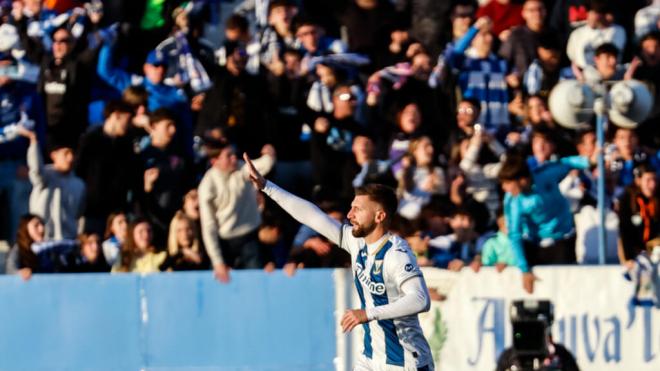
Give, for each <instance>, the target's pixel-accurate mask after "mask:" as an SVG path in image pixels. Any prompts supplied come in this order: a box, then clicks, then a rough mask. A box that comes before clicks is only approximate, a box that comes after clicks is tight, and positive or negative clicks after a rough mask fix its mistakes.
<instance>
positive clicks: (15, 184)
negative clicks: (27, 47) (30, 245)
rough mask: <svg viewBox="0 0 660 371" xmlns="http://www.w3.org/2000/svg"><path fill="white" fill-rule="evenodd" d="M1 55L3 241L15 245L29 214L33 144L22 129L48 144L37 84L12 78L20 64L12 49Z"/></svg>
mask: <svg viewBox="0 0 660 371" xmlns="http://www.w3.org/2000/svg"><path fill="white" fill-rule="evenodd" d="M2 49H4V51H2V52H0V68H1V69H2V70H3V73H2V74H0V102H2V104H1V105H0V204H2V205H6V207H2V208H0V224H1V226H0V240H6V241H12V240H13V239H14V236H15V234H14V233H15V231H16V227H17V225H18V219H19V217H20V216H21V215H22V214H25V213H27V212H28V200H29V195H30V188H29V186H30V184H29V180H28V176H27V175H28V169H27V166H25V158H26V153H27V148H28V145H29V141H28V140H27V139H25V138H22V137H19V136H18V128H19V127H24V128H26V129H28V130H33V131H35V132H36V133H37V136H39V142H40V143H45V137H44V131H45V130H44V120H43V110H42V109H41V101H40V99H39V96H38V95H37V94H36V91H35V86H34V81H32V82H30V81H25V80H24V77H25V76H23V75H21V74H11V73H10V72H11V70H12V69H16V68H18V66H19V63H20V61H19V60H17V59H16V58H15V57H14V56H13V52H12V51H11V50H10V49H5V48H2Z"/></svg>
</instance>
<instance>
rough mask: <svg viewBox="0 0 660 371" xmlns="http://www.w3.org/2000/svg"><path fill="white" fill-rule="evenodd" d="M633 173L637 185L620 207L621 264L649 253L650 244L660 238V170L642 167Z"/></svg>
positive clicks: (631, 186) (646, 166)
mask: <svg viewBox="0 0 660 371" xmlns="http://www.w3.org/2000/svg"><path fill="white" fill-rule="evenodd" d="M633 173H634V178H635V179H634V183H633V184H631V185H630V186H629V187H628V188H627V189H626V192H625V193H624V194H623V196H622V197H621V200H620V201H619V203H618V205H619V207H618V214H619V232H620V238H621V240H620V243H619V247H620V249H619V259H620V260H621V263H628V262H630V261H631V260H634V259H635V257H637V255H638V254H639V253H641V252H642V251H646V243H647V242H649V241H651V240H653V239H655V238H657V237H658V236H660V214H659V210H658V207H659V206H660V204H659V203H658V195H657V174H656V170H655V169H654V168H652V167H650V166H648V165H646V164H640V165H638V166H636V167H635V169H634V171H633Z"/></svg>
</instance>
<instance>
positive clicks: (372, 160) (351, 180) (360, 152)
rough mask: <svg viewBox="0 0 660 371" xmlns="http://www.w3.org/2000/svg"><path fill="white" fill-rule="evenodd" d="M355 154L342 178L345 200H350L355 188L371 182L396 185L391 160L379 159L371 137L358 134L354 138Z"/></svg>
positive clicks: (342, 192)
mask: <svg viewBox="0 0 660 371" xmlns="http://www.w3.org/2000/svg"><path fill="white" fill-rule="evenodd" d="M352 152H353V156H352V158H351V160H349V161H348V162H347V163H346V166H345V167H344V171H343V173H342V178H343V179H344V184H343V186H342V191H341V196H342V199H343V200H350V199H351V197H352V196H353V195H354V193H355V188H357V187H360V186H363V185H366V184H369V183H380V184H385V185H387V186H390V187H396V184H397V181H396V179H394V176H393V175H392V171H391V167H392V161H391V160H389V161H388V160H379V159H377V158H376V157H375V148H374V143H373V141H372V140H371V138H370V137H368V136H365V135H358V136H356V137H355V139H353V146H352Z"/></svg>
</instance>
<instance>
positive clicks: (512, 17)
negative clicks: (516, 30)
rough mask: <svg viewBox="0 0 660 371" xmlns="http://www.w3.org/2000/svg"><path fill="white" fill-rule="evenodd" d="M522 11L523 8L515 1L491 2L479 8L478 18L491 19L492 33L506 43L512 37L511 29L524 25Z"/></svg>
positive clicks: (494, 0)
mask: <svg viewBox="0 0 660 371" xmlns="http://www.w3.org/2000/svg"><path fill="white" fill-rule="evenodd" d="M522 10H523V7H522V6H521V5H520V4H519V3H517V2H515V1H511V0H490V1H489V2H487V3H486V4H484V5H482V6H481V7H479V10H477V18H481V17H488V18H490V19H491V20H492V21H493V29H492V32H493V33H494V34H495V36H497V37H499V38H500V40H503V41H504V40H507V39H508V38H509V36H510V35H511V28H513V27H515V26H518V25H521V24H522V23H523V21H524V19H523V16H522V14H521V11H522Z"/></svg>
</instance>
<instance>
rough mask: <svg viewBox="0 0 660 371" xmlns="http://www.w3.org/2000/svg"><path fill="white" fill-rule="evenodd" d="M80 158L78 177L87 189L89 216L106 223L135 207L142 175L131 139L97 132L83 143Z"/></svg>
mask: <svg viewBox="0 0 660 371" xmlns="http://www.w3.org/2000/svg"><path fill="white" fill-rule="evenodd" d="M77 157H78V161H77V163H76V167H75V169H76V174H77V175H78V176H79V177H80V178H81V179H82V180H83V181H84V182H85V184H86V185H87V201H86V209H85V212H84V215H85V216H87V217H94V218H103V219H105V218H106V217H107V216H108V214H110V213H111V212H113V211H117V210H127V209H128V208H129V205H132V203H133V201H134V198H135V197H136V195H137V192H138V191H139V190H140V189H142V173H141V172H140V162H139V160H138V158H137V157H136V155H135V153H134V152H133V142H132V140H131V138H130V137H128V136H124V137H118V138H111V137H109V136H108V135H106V134H105V133H104V132H103V127H102V126H101V127H98V128H95V129H94V130H92V131H90V132H89V133H87V134H85V135H84V136H83V138H82V139H81V142H80V148H79V150H78V156H77Z"/></svg>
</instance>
